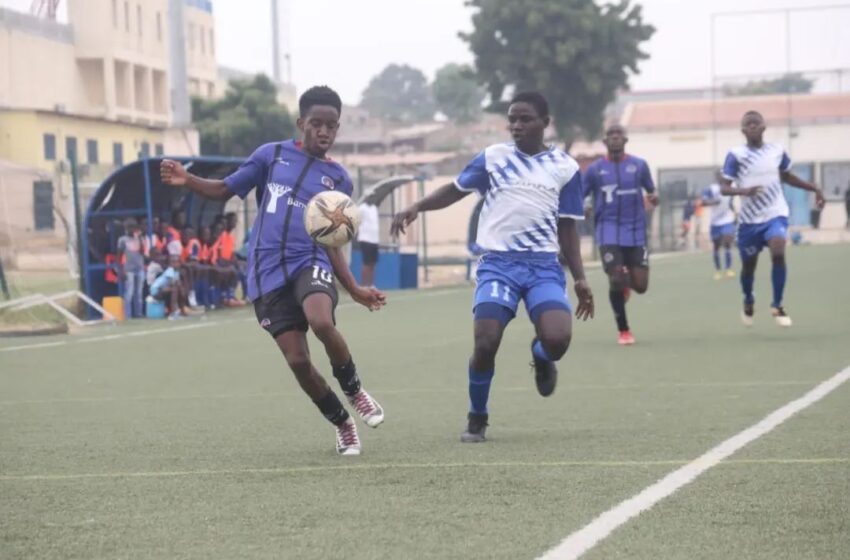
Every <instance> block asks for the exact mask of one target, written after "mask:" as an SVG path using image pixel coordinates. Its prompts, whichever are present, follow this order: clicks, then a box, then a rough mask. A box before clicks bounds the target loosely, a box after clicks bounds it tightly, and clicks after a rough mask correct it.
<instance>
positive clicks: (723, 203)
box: [702, 183, 735, 226]
mask: <svg viewBox="0 0 850 560" xmlns="http://www.w3.org/2000/svg"><path fill="white" fill-rule="evenodd" d="M702 199H703V200H704V201H705V202H717V204H715V205H713V206H711V207H710V208H711V225H713V226H725V225H726V224H731V223H732V222H734V221H735V211H734V210H733V209H732V197H731V196H726V195H725V194H723V193H722V192H721V190H720V185H718V184H717V183H713V184H711V185H709V186H707V187H706V188H705V190H704V191H703V192H702Z"/></svg>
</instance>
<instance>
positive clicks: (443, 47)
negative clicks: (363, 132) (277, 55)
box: [0, 0, 850, 104]
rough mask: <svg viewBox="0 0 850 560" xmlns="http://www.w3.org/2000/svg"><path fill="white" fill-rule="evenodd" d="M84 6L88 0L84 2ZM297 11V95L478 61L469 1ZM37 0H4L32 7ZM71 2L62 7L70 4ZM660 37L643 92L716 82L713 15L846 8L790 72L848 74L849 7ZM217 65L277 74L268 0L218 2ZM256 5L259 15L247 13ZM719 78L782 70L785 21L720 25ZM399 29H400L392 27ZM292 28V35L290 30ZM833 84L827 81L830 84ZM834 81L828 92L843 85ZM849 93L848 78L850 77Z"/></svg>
mask: <svg viewBox="0 0 850 560" xmlns="http://www.w3.org/2000/svg"><path fill="white" fill-rule="evenodd" d="M76 1H85V0H76ZM280 2H281V3H282V4H284V5H288V7H285V9H287V10H288V14H289V18H288V19H289V20H290V25H289V29H288V32H289V35H288V37H287V39H286V41H287V42H288V46H289V48H290V50H291V56H292V58H291V60H292V77H293V81H294V82H295V84H296V86H297V87H298V89H299V90H301V91H303V90H304V89H306V88H307V87H309V86H311V85H314V84H319V83H327V84H328V85H331V86H332V87H334V88H336V89H337V90H338V91H339V92H340V94H341V95H342V97H343V100H344V101H345V102H346V103H352V104H354V103H357V102H358V101H359V100H360V94H361V93H362V91H363V89H364V88H365V87H366V85H367V84H368V82H369V79H370V78H371V77H372V76H374V75H375V74H377V73H378V72H380V71H381V69H382V68H383V67H384V66H386V65H387V64H390V63H393V62H395V63H406V64H410V65H412V66H415V67H417V68H420V69H421V70H423V71H424V72H425V73H426V74H427V75H428V76H429V78H431V77H433V75H434V72H435V71H436V70H437V68H439V67H440V66H442V65H443V64H445V63H448V62H472V56H471V54H470V53H469V51H468V49H467V47H466V44H465V43H463V41H461V40H460V39H459V38H458V37H457V32H458V31H461V30H468V29H469V28H470V26H471V21H470V13H471V12H470V10H469V9H467V8H466V7H464V5H463V4H464V3H463V0H403V1H402V0H357V1H351V0H280ZM30 3H31V0H0V5H7V6H10V5H11V6H13V7H15V8H17V9H23V10H26V9H28V7H29V5H30ZM63 3H64V1H63ZM640 3H641V4H642V5H643V6H644V14H645V18H646V20H647V21H648V22H650V23H652V24H653V25H654V26H655V27H656V29H657V31H656V33H655V35H654V36H653V37H652V39H651V40H650V41H649V42H648V43H647V44H646V45H645V50H646V51H647V52H648V53H649V54H650V59H649V60H647V61H645V62H644V63H643V64H642V65H641V73H640V74H639V75H637V76H635V77H634V78H633V79H632V82H631V86H632V89H635V90H644V89H659V88H681V87H699V86H705V85H708V84H710V83H711V70H710V61H711V23H710V22H711V19H712V18H711V14H712V13H718V12H728V11H743V10H758V9H774V8H786V7H816V6H823V5H843V6H846V8H844V9H842V10H832V11H828V12H820V13H818V12H814V11H812V12H800V13H796V14H794V15H793V16H792V18H791V25H790V37H791V47H790V59H791V69H792V70H811V69H831V68H850V48H848V46H847V45H848V43H847V40H846V39H845V40H844V41H840V40H841V37H842V31H843V33H844V34H845V36H846V33H847V30H848V29H850V0H642V1H641V2H640ZM213 5H214V13H215V17H216V31H217V35H216V41H217V47H218V48H217V53H218V59H219V63H220V64H223V65H226V66H231V67H234V68H238V69H242V70H246V71H263V72H266V73H269V74H270V73H271V67H272V63H271V60H272V55H271V23H270V21H271V8H270V5H271V2H270V0H213ZM247 6H251V9H246V7H247ZM715 22H716V26H715V27H716V32H715V54H716V68H717V74H720V75H732V74H735V75H737V74H750V75H752V74H758V73H770V72H777V73H778V72H783V71H784V70H785V69H786V60H787V58H788V54H789V53H788V49H787V48H786V47H787V42H786V40H785V36H786V28H785V17H784V15H783V14H778V15H758V16H747V17H728V16H718V17H716V18H715ZM393 23H394V24H393ZM284 31H287V30H286V29H285V28H284ZM825 83H826V82H825ZM836 83H837V82H836V80H834V79H833V80H831V81H829V85H828V86H827V87H835V85H836ZM843 87H844V91H850V73H848V74H846V75H845V76H844V83H843Z"/></svg>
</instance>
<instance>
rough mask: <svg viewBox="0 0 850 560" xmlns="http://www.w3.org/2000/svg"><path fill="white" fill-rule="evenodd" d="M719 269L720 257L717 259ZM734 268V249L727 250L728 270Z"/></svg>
mask: <svg viewBox="0 0 850 560" xmlns="http://www.w3.org/2000/svg"><path fill="white" fill-rule="evenodd" d="M716 262H717V268H718V269H719V268H720V257H719V255H718V257H717V261H716ZM730 268H732V249H726V270H729V269H730Z"/></svg>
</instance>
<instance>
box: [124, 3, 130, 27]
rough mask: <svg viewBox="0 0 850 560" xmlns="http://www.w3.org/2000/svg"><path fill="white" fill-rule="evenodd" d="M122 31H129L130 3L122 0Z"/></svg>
mask: <svg viewBox="0 0 850 560" xmlns="http://www.w3.org/2000/svg"><path fill="white" fill-rule="evenodd" d="M124 31H130V2H128V1H127V0H124Z"/></svg>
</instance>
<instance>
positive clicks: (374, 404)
mask: <svg viewBox="0 0 850 560" xmlns="http://www.w3.org/2000/svg"><path fill="white" fill-rule="evenodd" d="M348 403H349V404H350V405H351V406H352V407H353V408H354V410H356V411H357V414H359V415H360V418H362V419H363V421H364V422H365V423H366V425H367V426H369V427H370V428H377V427H378V426H380V425H381V422H383V421H384V409H383V408H381V405H379V404H378V401H376V400H375V399H373V398H372V396H371V395H370V394H369V393H367V392H366V391H365V390H363V389H360V390H359V391H357V392H356V393H355V394H353V395H351V396H350V397H348Z"/></svg>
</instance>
